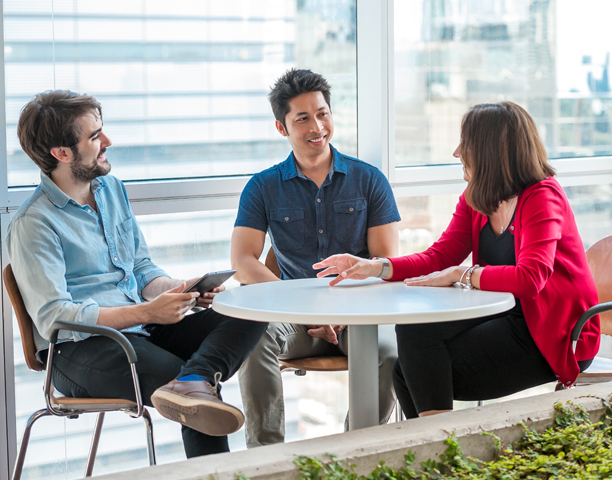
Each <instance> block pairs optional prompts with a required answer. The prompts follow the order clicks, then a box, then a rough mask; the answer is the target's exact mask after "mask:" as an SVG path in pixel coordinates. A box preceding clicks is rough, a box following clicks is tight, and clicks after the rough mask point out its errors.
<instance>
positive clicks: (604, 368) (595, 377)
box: [576, 357, 612, 383]
mask: <svg viewBox="0 0 612 480" xmlns="http://www.w3.org/2000/svg"><path fill="white" fill-rule="evenodd" d="M611 380H612V359H610V358H604V357H595V358H594V359H593V363H591V365H590V366H589V368H587V369H586V371H584V372H582V373H581V374H580V375H578V380H577V381H576V383H599V382H609V381H611Z"/></svg>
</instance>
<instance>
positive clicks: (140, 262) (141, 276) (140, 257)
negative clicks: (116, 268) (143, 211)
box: [132, 215, 170, 299]
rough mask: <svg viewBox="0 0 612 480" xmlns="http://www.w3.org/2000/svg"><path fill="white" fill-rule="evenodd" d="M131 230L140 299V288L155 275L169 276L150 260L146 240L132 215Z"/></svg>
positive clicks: (155, 276)
mask: <svg viewBox="0 0 612 480" xmlns="http://www.w3.org/2000/svg"><path fill="white" fill-rule="evenodd" d="M132 230H133V232H134V242H135V252H136V258H135V259H134V276H135V277H136V282H137V283H138V295H140V298H141V299H142V289H143V288H144V287H146V286H147V285H148V283H149V282H150V281H151V280H153V279H155V278H157V277H170V275H168V274H167V273H166V272H165V271H164V270H163V269H161V268H159V267H158V266H157V265H155V264H154V263H153V261H152V260H151V254H150V253H149V248H148V247H147V242H146V241H145V238H144V236H143V234H142V231H141V230H140V227H139V226H138V222H136V219H135V218H134V216H133V215H132Z"/></svg>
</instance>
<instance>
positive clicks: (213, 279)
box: [183, 270, 236, 295]
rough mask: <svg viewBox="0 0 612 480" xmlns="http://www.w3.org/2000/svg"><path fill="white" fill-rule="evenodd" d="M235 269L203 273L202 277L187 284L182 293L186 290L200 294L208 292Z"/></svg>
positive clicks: (228, 276)
mask: <svg viewBox="0 0 612 480" xmlns="http://www.w3.org/2000/svg"><path fill="white" fill-rule="evenodd" d="M234 273H236V270H223V271H221V272H210V273H207V274H206V275H204V276H203V277H201V278H199V279H198V280H196V282H195V283H193V284H191V285H189V286H188V287H187V288H185V290H183V293H187V292H195V291H197V292H200V295H202V294H204V293H206V292H210V291H211V290H212V289H213V288H217V287H218V286H219V285H221V284H222V283H223V282H225V281H226V280H227V279H228V278H230V277H231V276H232V275H233V274H234Z"/></svg>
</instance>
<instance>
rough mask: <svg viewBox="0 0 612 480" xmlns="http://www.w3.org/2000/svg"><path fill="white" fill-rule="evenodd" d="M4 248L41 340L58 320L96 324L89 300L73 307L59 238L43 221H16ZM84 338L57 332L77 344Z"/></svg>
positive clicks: (32, 218) (28, 217)
mask: <svg viewBox="0 0 612 480" xmlns="http://www.w3.org/2000/svg"><path fill="white" fill-rule="evenodd" d="M6 245H7V250H8V254H9V258H10V261H11V264H12V268H13V273H14V275H15V279H16V281H17V285H18V286H19V290H20V291H21V294H22V296H23V300H24V303H25V306H26V310H27V311H28V313H29V314H30V316H31V317H32V321H33V322H34V325H35V327H36V330H37V331H38V333H39V334H40V336H41V337H42V338H44V339H45V340H49V336H50V331H51V326H52V325H53V324H54V322H56V321H58V320H62V321H66V322H74V323H82V324H89V325H95V324H96V323H97V321H98V311H99V306H98V304H97V303H96V302H95V301H94V300H93V299H92V298H89V299H86V300H84V301H83V302H80V303H75V302H74V301H73V299H72V296H71V295H70V293H69V292H68V286H67V283H66V277H65V274H66V265H65V262H64V252H63V249H62V246H61V241H60V238H59V236H58V235H57V233H56V232H55V231H54V230H53V228H52V227H51V226H50V225H48V224H47V223H46V222H45V220H44V219H43V218H41V217H39V216H37V215H24V216H22V217H20V218H18V219H16V221H15V222H13V223H12V224H11V227H10V229H9V231H8V233H7V237H6ZM87 337H89V334H87V333H79V332H69V331H61V332H60V334H59V337H58V338H59V339H60V340H73V341H79V340H83V339H85V338H87Z"/></svg>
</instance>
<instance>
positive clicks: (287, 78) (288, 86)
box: [268, 68, 331, 128]
mask: <svg viewBox="0 0 612 480" xmlns="http://www.w3.org/2000/svg"><path fill="white" fill-rule="evenodd" d="M330 90H331V87H330V86H329V83H327V80H325V78H323V77H322V76H321V75H319V74H318V73H313V72H311V71H310V70H298V69H295V68H292V69H291V70H287V72H285V74H284V75H283V76H282V77H280V78H279V79H278V80H277V81H276V83H275V84H274V87H272V90H271V91H270V93H269V94H268V99H269V100H270V104H271V105H272V112H274V118H276V119H277V120H278V121H279V122H281V123H282V124H283V127H285V128H287V125H286V124H285V116H286V115H287V114H288V113H289V110H291V107H289V102H290V101H291V99H293V98H295V97H297V96H298V95H302V94H303V93H310V92H321V93H322V94H323V98H324V99H325V103H327V106H328V107H329V111H330V112H331V94H330Z"/></svg>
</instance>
